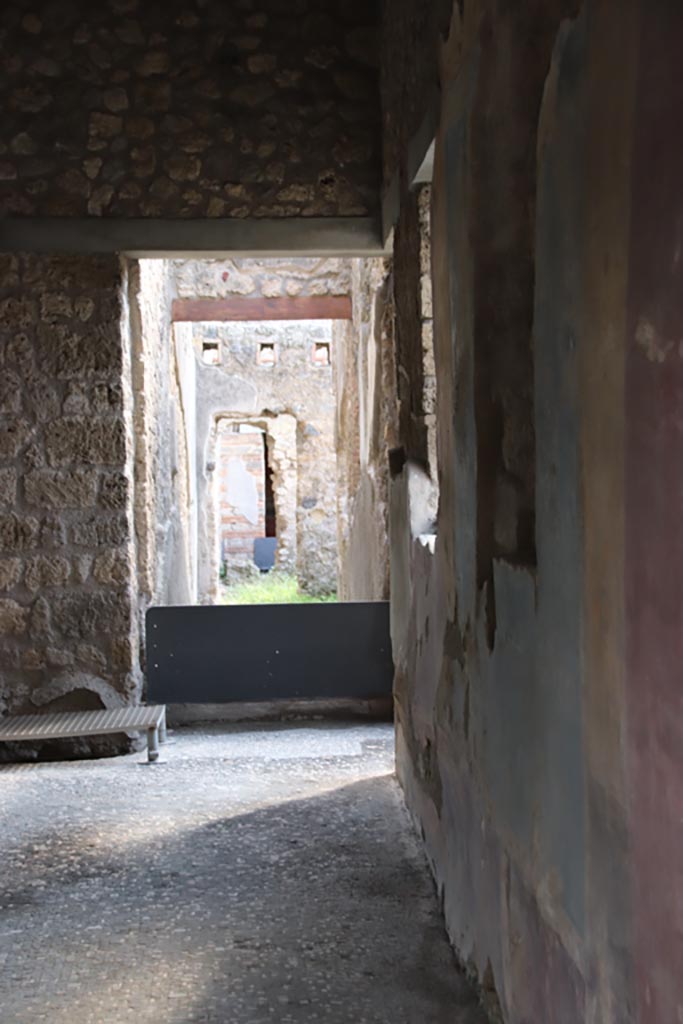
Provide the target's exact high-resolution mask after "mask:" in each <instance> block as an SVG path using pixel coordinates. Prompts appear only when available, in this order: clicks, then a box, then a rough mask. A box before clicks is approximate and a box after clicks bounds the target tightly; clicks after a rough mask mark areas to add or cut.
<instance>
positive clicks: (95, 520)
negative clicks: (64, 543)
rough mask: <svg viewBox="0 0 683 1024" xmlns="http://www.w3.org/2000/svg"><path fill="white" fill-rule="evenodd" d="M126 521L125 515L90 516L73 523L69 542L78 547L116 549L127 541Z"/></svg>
mask: <svg viewBox="0 0 683 1024" xmlns="http://www.w3.org/2000/svg"><path fill="white" fill-rule="evenodd" d="M128 533H129V531H128V519H127V518H126V516H125V515H114V516H107V517H104V516H91V517H89V518H88V519H84V520H82V521H81V522H80V523H74V525H73V526H72V528H71V542H72V543H73V544H77V545H79V546H80V547H88V548H99V547H118V546H119V545H121V544H125V542H126V540H127V539H128Z"/></svg>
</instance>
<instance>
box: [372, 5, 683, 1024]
mask: <svg viewBox="0 0 683 1024" xmlns="http://www.w3.org/2000/svg"><path fill="white" fill-rule="evenodd" d="M578 6H579V5H575V4H572V3H566V4H565V3H552V4H547V3H546V4H534V3H530V2H529V3H524V4H521V5H509V4H504V3H502V2H501V3H498V2H495V0H492V2H481V3H473V4H467V3H466V4H464V5H463V4H460V3H458V2H456V3H454V4H453V11H452V21H451V26H450V35H449V38H448V42H447V43H446V44H445V45H444V46H443V48H441V49H440V50H437V49H435V48H432V47H427V48H425V50H424V51H422V52H421V51H420V49H419V47H417V48H416V49H415V53H414V60H415V61H416V62H417V63H418V64H422V65H423V68H422V70H420V69H416V70H414V71H413V72H411V73H409V74H408V80H413V79H415V78H417V79H420V78H421V77H422V76H424V75H425V74H427V70H428V69H430V68H433V67H434V66H436V65H437V64H438V66H440V68H441V90H442V97H443V99H442V104H441V108H440V126H439V132H438V137H437V153H436V162H435V173H434V183H433V193H434V197H433V198H434V218H433V231H434V234H433V267H434V323H435V358H436V375H437V379H438V389H439V391H438V410H437V431H438V446H439V476H440V506H439V519H438V528H437V536H436V543H435V547H434V548H433V549H432V546H431V545H429V544H425V543H423V542H421V541H420V540H419V539H418V537H417V536H416V535H415V531H414V530H413V529H412V523H413V522H414V517H413V515H412V513H413V509H414V505H415V504H416V503H417V502H418V501H419V493H418V492H419V489H420V480H419V477H416V475H415V473H414V467H411V466H410V464H408V465H407V466H406V467H405V469H404V470H403V471H402V472H401V473H400V474H398V475H397V476H396V478H395V479H394V481H393V483H392V489H391V534H392V566H391V571H392V629H393V642H394V655H395V660H396V663H397V671H396V684H395V690H396V706H397V736H398V771H399V776H400V779H401V782H402V784H403V786H404V789H405V792H406V795H407V799H408V802H409V804H410V806H411V808H412V810H413V812H414V814H415V816H416V818H417V820H418V821H419V824H420V827H421V828H422V830H423V834H424V835H425V837H426V842H427V847H428V850H429V855H430V858H431V860H432V863H433V867H434V872H435V876H436V879H437V882H438V885H439V888H440V891H441V893H442V895H443V900H444V908H445V913H446V918H447V923H448V927H449V931H450V934H451V937H452V939H453V942H454V945H455V948H456V950H457V952H458V954H459V955H460V956H461V957H462V958H463V960H465V961H466V962H468V963H469V964H470V966H471V967H472V969H473V971H475V972H476V973H477V974H478V976H479V979H480V981H481V982H482V986H483V994H484V996H485V998H486V999H487V1001H488V1004H489V1006H490V1007H491V1009H492V1011H493V1012H494V1014H497V1015H499V1016H500V1017H501V1018H502V1019H504V1020H505V1021H506V1024H528V1022H530V1021H534V1022H536V1021H539V1022H540V1021H543V1022H549V1024H580V1022H586V1024H588V1022H590V1024H625V1022H627V1021H628V1022H634V1024H655V1022H659V1021H660V1020H673V1019H675V1017H676V1015H677V1014H680V1012H681V1007H682V1006H683V990H682V989H681V976H680V970H679V968H678V966H677V965H678V964H680V962H681V957H682V956H683V948H682V945H681V936H682V935H683V928H682V927H681V918H680V913H679V910H678V909H675V907H680V901H679V900H680V893H681V881H680V842H681V828H680V821H681V817H680V800H678V799H676V798H672V794H674V793H678V792H680V790H681V780H682V779H683V760H682V758H681V754H680V751H681V749H683V746H682V745H681V736H680V733H681V724H680V723H681V721H683V709H682V707H681V700H680V686H679V685H678V683H677V682H676V681H675V680H677V678H678V675H677V671H676V669H675V668H674V667H673V666H674V664H675V663H676V662H677V660H679V659H680V646H681V642H680V635H681V634H680V608H681V601H680V573H679V572H678V568H677V567H678V565H679V561H680V560H679V554H680V542H679V534H680V531H679V530H678V527H677V525H674V521H675V520H677V515H678V513H677V511H676V510H678V509H679V507H680V506H679V502H678V496H679V491H680V485H679V478H680V473H679V471H678V469H677V468H676V469H674V466H675V465H677V461H676V460H677V458H678V454H679V453H680V446H681V430H680V401H681V387H680V385H681V381H680V376H681V374H680V368H679V363H680V359H679V358H678V356H675V355H674V353H675V352H677V351H678V349H677V347H676V343H675V342H674V340H673V339H674V338H676V337H678V333H677V331H678V327H679V325H680V315H681V314H680V296H681V294H683V292H682V291H681V270H680V262H679V261H678V260H677V257H676V255H675V253H676V252H677V251H678V247H679V246H680V244H681V238H680V227H677V226H676V225H677V224H679V223H680V222H679V221H677V219H676V217H677V215H676V213H675V211H677V210H678V209H679V207H680V188H679V187H677V185H676V181H677V176H679V175H680V173H681V172H680V168H681V159H682V158H681V147H680V146H679V145H678V143H677V142H674V141H673V140H674V139H675V138H677V136H675V132H673V134H672V129H673V125H675V124H676V123H677V121H678V120H679V119H680V116H681V111H682V110H683V95H682V94H681V90H680V89H679V88H677V87H676V88H671V87H670V86H671V83H673V81H674V79H675V75H674V72H673V68H674V67H675V60H676V58H675V53H676V50H677V47H679V46H680V44H681V39H682V38H683V16H682V15H681V12H680V10H679V9H678V8H677V6H676V5H673V4H664V5H655V6H656V10H655V9H654V8H653V7H651V6H650V5H647V4H645V3H640V2H639V0H637V2H634V3H629V4H626V5H623V4H617V3H616V2H615V3H611V2H606V3H603V2H598V0H585V2H584V3H583V5H582V7H581V10H580V11H579V10H578ZM400 7H402V8H403V9H404V13H403V14H399V13H397V12H396V10H395V6H394V5H391V15H392V20H394V19H395V20H396V21H397V22H400V20H401V18H403V17H405V18H407V19H410V18H411V17H412V16H413V14H414V11H415V10H416V8H417V7H419V5H416V4H415V3H405V4H401V5H400ZM388 31H389V33H391V32H393V31H394V29H393V28H392V26H391V25H389V26H388ZM398 66H399V67H400V66H401V62H400V60H399V61H398ZM655 68H656V69H657V70H656V71H655ZM618 69H621V74H620V73H619V71H618ZM383 74H384V76H385V78H386V76H391V75H392V74H393V67H392V65H391V64H389V65H388V66H387V67H386V68H385V71H384V72H383ZM667 76H670V77H668V78H667ZM665 80H666V81H667V82H668V83H669V85H667V86H666V87H665V86H664V85H663V83H664V81H665ZM676 81H677V79H676ZM397 93H400V85H399V84H398V83H397V84H396V85H395V86H394V89H393V92H392V91H391V90H390V91H388V92H387V93H386V94H385V124H387V125H389V128H390V129H391V126H394V132H393V136H392V138H391V139H389V140H388V141H387V142H386V146H388V147H389V148H390V149H392V150H393V149H394V148H395V147H397V150H400V151H402V152H403V155H404V160H405V151H406V146H405V141H404V140H403V139H402V135H401V131H402V130H400V129H398V128H397V127H396V126H398V125H401V124H403V123H404V121H406V120H408V121H409V120H410V111H409V110H408V111H407V112H406V114H405V116H404V114H403V112H402V110H401V108H400V106H399V107H394V106H393V104H394V102H395V97H396V95H397ZM389 112H391V115H392V116H391V117H390V118H389V119H388V120H387V115H388V113H389ZM415 120H416V121H417V122H419V120H420V118H419V117H416V118H415ZM657 152H667V153H668V154H669V155H670V159H667V160H664V161H662V162H661V163H660V162H658V161H657V160H656V159H654V157H653V154H655V153H657ZM404 171H405V167H404ZM410 202H412V200H411V199H410V197H409V196H408V194H407V191H406V190H404V194H403V201H402V206H403V210H402V218H403V217H404V216H407V217H408V218H409V217H410V216H414V211H413V214H411V212H410V211H409V210H408V211H407V204H408V203H410ZM406 211H407V212H406ZM400 273H401V270H400V267H399V265H398V264H397V281H396V288H397V293H400V291H401V289H402V288H404V287H408V280H407V279H406V281H405V282H402V281H401V280H399V277H398V275H399V274H400ZM399 315H401V314H400V312H399ZM398 330H399V332H400V330H401V325H400V324H399V327H398ZM416 386H417V383H416ZM625 388H626V391H625ZM407 440H408V438H406V441H407ZM401 441H402V442H403V438H401ZM654 538H658V542H657V548H656V550H655V549H654V548H653V543H654ZM665 564H666V566H667V568H666V569H664V566H665ZM659 567H661V571H660V568H659ZM665 579H666V580H667V581H671V582H670V584H666V585H665V584H663V582H662V581H663V580H665ZM395 582H396V586H394V583H395ZM655 595H656V596H655ZM665 723H666V724H665ZM664 736H666V737H667V739H666V741H664V740H663V737H664ZM667 891H668V892H669V898H668V899H667V896H666V892H667ZM672 892H675V893H676V894H677V896H676V897H675V899H673V900H672V897H671V893H672ZM676 901H678V902H676Z"/></svg>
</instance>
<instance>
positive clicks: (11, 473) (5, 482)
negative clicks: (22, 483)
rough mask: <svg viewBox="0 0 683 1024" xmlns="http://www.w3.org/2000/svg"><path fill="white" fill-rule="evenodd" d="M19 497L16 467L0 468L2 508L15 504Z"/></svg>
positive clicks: (0, 506)
mask: <svg viewBox="0 0 683 1024" xmlns="http://www.w3.org/2000/svg"><path fill="white" fill-rule="evenodd" d="M16 497H17V471H16V469H0V508H3V507H4V508H8V507H9V506H10V505H13V504H14V502H15V501H16Z"/></svg>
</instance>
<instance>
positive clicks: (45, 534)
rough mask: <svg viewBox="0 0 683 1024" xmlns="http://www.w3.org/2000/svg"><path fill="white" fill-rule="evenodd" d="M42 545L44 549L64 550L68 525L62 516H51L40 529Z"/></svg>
mask: <svg viewBox="0 0 683 1024" xmlns="http://www.w3.org/2000/svg"><path fill="white" fill-rule="evenodd" d="M40 543H41V546H42V547H44V548H62V547H64V545H65V544H66V523H65V522H64V520H63V519H62V518H60V516H56V515H50V516H46V517H45V519H43V522H42V525H41V527H40Z"/></svg>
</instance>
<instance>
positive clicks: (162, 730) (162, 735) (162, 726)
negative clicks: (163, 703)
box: [159, 711, 168, 743]
mask: <svg viewBox="0 0 683 1024" xmlns="http://www.w3.org/2000/svg"><path fill="white" fill-rule="evenodd" d="M167 739H168V734H167V732H166V712H165V711H164V717H163V718H162V719H161V721H160V722H159V743H166V741H167Z"/></svg>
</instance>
